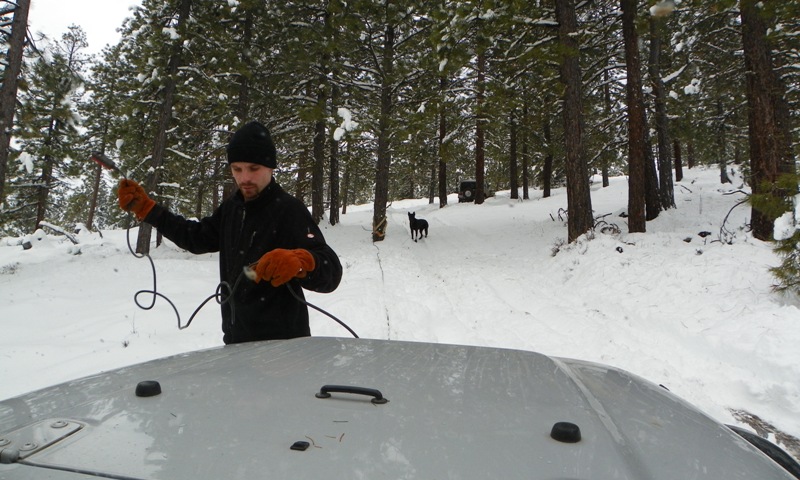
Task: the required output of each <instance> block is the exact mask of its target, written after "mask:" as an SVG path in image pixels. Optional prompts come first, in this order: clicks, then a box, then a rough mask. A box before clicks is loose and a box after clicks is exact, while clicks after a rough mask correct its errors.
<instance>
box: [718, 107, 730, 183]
mask: <svg viewBox="0 0 800 480" xmlns="http://www.w3.org/2000/svg"><path fill="white" fill-rule="evenodd" d="M726 130H727V128H725V111H724V110H723V108H722V100H719V99H718V100H717V155H719V183H731V179H730V178H728V152H727V151H726V148H725V144H726V143H727V140H728V139H727V137H726Z"/></svg>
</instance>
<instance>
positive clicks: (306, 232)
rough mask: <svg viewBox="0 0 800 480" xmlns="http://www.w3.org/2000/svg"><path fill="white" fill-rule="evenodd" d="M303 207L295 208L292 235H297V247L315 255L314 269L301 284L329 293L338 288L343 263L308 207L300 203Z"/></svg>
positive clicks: (309, 288) (313, 289)
mask: <svg viewBox="0 0 800 480" xmlns="http://www.w3.org/2000/svg"><path fill="white" fill-rule="evenodd" d="M300 207H301V208H298V209H295V210H294V215H295V217H296V220H294V221H293V222H291V223H292V224H293V225H295V228H293V229H292V230H293V232H292V235H293V236H295V241H296V247H295V248H304V249H306V250H308V251H309V252H310V253H311V255H313V256H314V263H315V265H314V270H313V271H311V272H309V273H308V275H306V277H305V278H302V279H300V280H299V282H300V285H301V286H302V287H303V288H305V289H306V290H311V291H314V292H319V293H329V292H332V291H334V290H336V287H338V286H339V282H341V280H342V264H341V262H340V261H339V256H338V255H336V252H334V251H333V249H332V248H331V247H330V245H328V244H327V243H326V242H325V238H324V237H323V236H322V231H320V229H319V227H318V226H317V224H316V223H314V220H313V218H312V217H311V214H310V213H309V212H308V209H307V208H306V207H305V206H304V205H302V203H301V204H300Z"/></svg>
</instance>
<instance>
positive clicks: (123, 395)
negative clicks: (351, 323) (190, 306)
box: [0, 337, 793, 480]
mask: <svg viewBox="0 0 800 480" xmlns="http://www.w3.org/2000/svg"><path fill="white" fill-rule="evenodd" d="M142 381H156V382H158V384H159V386H160V390H161V393H160V394H156V393H157V390H154V391H150V392H148V391H147V388H146V386H147V385H148V384H142V386H140V387H139V389H140V391H139V394H140V395H150V394H152V396H137V385H139V384H140V382H142ZM150 385H151V386H153V385H154V384H150ZM324 386H348V387H357V388H361V389H366V390H356V393H341V392H339V391H337V390H338V389H337V388H335V387H333V388H328V389H326V391H327V390H332V391H330V392H328V393H329V395H330V396H329V398H318V395H317V394H318V393H320V390H321V389H323V387H324ZM143 389H144V390H143ZM376 391H377V392H376ZM381 398H383V399H385V400H388V402H386V403H380V401H381ZM373 400H376V401H373ZM556 424H559V426H561V427H564V426H566V431H565V433H563V435H559V434H556V435H553V434H552V432H553V427H554V425H556ZM573 426H575V427H577V429H579V433H580V437H579V438H578V436H577V435H576V432H577V430H575V429H573ZM556 430H559V429H558V428H556ZM563 430H564V429H563V428H562V429H561V431H563ZM554 436H555V437H556V438H557V439H556V438H554ZM297 442H301V443H297ZM302 442H305V443H307V446H308V448H306V449H305V450H295V449H292V447H293V446H295V448H301V447H302V446H303V443H302ZM0 454H2V455H4V456H5V457H4V458H5V460H4V463H2V464H0V478H2V479H28V478H37V479H38V478H52V479H76V478H87V477H88V476H89V475H91V476H95V475H96V476H101V477H107V478H125V479H170V480H180V479H201V478H203V479H248V480H250V479H255V478H276V479H289V478H292V479H322V478H339V479H348V480H349V479H379V478H385V479H494V478H502V479H548V480H550V479H552V480H555V479H561V480H566V479H573V480H577V479H636V480H647V479H680V480H688V479H701V478H702V479H706V478H708V479H724V480H733V479H738V478H751V479H759V480H765V479H787V478H793V477H791V476H790V475H789V474H788V473H786V472H785V471H784V470H782V469H781V468H780V467H778V466H777V465H776V464H775V463H773V462H772V461H771V460H770V459H768V458H767V457H766V456H764V455H763V454H761V453H760V452H759V451H757V450H756V449H755V448H753V447H751V446H750V445H749V444H748V443H747V442H745V441H744V440H742V439H741V438H740V437H739V436H737V435H736V434H734V433H733V432H731V431H730V430H729V429H728V428H726V427H725V426H724V425H721V424H719V423H718V422H716V421H714V420H712V419H710V418H709V417H707V416H706V415H704V414H703V413H701V412H699V411H698V410H696V409H695V408H693V407H692V406H690V405H689V404H687V403H686V402H684V401H682V400H680V399H679V398H677V397H676V396H674V395H672V394H671V393H669V392H668V391H666V390H665V389H663V388H661V387H659V386H657V385H654V384H651V383H649V382H647V381H645V380H642V379H641V378H638V377H636V376H634V375H632V374H630V373H627V372H624V371H621V370H618V369H615V368H611V367H608V366H603V365H598V364H594V363H588V362H582V361H576V360H568V359H561V358H550V357H547V356H544V355H541V354H537V353H533V352H525V351H516V350H504V349H496V348H486V347H470V346H455V345H441V344H428V343H411V342H397V341H381V340H364V339H338V338H321V337H312V338H304V339H296V340H287V341H274V342H259V343H251V344H243V345H233V346H226V347H220V348H215V349H210V350H203V351H198V352H193V353H188V354H184V355H178V356H174V357H169V358H165V359H161V360H156V361H153V362H148V363H144V364H140V365H135V366H131V367H127V368H123V369H120V370H115V371H112V372H108V373H104V374H101V375H96V376H92V377H88V378H86V379H82V380H77V381H74V382H69V383H65V384H62V385H58V386H55V387H51V388H47V389H44V390H40V391H37V392H33V393H30V394H27V395H24V396H21V397H16V398H12V399H9V400H6V401H3V402H0ZM2 455H0V456H2Z"/></svg>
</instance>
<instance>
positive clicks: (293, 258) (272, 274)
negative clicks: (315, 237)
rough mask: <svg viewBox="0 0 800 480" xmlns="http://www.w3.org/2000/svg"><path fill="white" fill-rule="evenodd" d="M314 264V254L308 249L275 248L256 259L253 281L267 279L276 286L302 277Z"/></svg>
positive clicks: (312, 268)
mask: <svg viewBox="0 0 800 480" xmlns="http://www.w3.org/2000/svg"><path fill="white" fill-rule="evenodd" d="M315 266H316V263H315V261H314V256H313V255H311V253H310V252H309V251H308V250H303V249H302V248H298V249H295V250H286V249H284V248H276V249H275V250H272V251H271V252H267V253H265V254H264V255H263V256H262V257H261V258H260V259H259V260H258V263H257V264H256V268H255V272H256V275H255V282H256V283H258V282H260V281H261V280H267V281H269V282H270V283H271V284H272V286H273V287H277V286H280V285H283V284H284V283H286V282H288V281H289V280H291V279H293V278H304V277H305V276H306V275H308V272H310V271H312V270H314V267H315Z"/></svg>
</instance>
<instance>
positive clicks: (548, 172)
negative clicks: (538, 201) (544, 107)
mask: <svg viewBox="0 0 800 480" xmlns="http://www.w3.org/2000/svg"><path fill="white" fill-rule="evenodd" d="M542 128H543V130H544V142H545V144H546V145H545V154H544V166H543V167H542V198H548V197H550V186H551V183H552V178H553V134H552V133H551V130H550V118H549V117H548V118H545V119H544V122H543V125H542Z"/></svg>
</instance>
